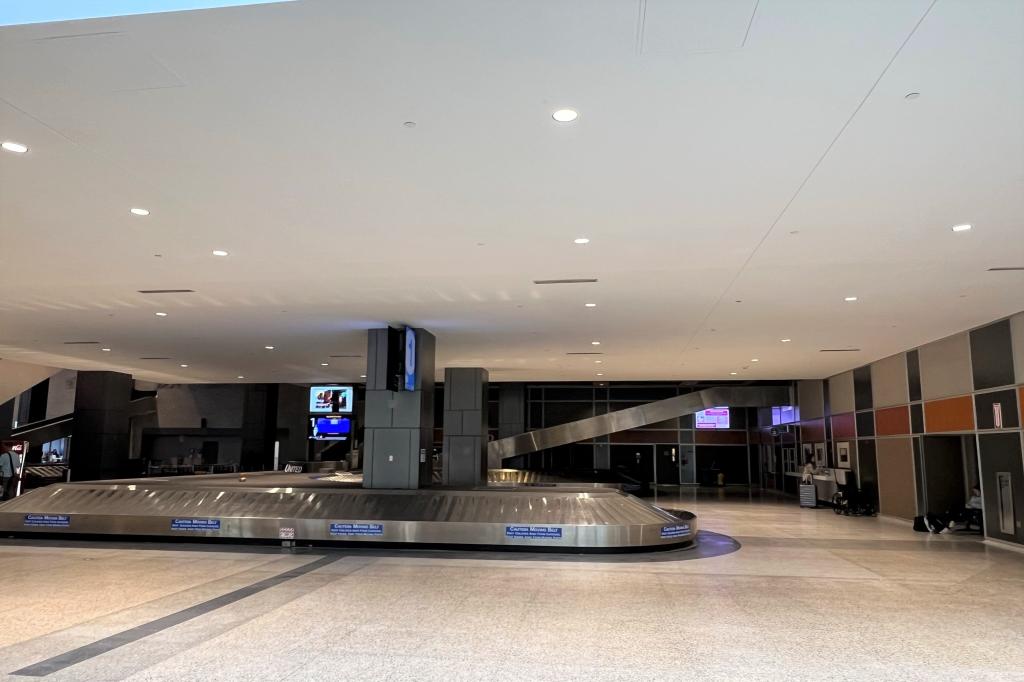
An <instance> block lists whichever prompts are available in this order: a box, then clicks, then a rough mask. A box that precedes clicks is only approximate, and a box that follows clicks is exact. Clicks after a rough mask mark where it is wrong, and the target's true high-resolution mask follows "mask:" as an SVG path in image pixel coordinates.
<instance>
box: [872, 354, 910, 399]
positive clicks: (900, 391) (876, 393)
mask: <svg viewBox="0 0 1024 682" xmlns="http://www.w3.org/2000/svg"><path fill="white" fill-rule="evenodd" d="M871 398H872V400H873V402H874V406H875V407H876V408H877V407H888V406H890V405H904V404H906V403H908V402H910V392H909V390H908V388H907V359H906V356H904V354H903V353H899V354H897V355H892V356H890V357H887V358H882V359H881V360H879V361H878V362H873V363H871Z"/></svg>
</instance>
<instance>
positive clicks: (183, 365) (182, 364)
mask: <svg viewBox="0 0 1024 682" xmlns="http://www.w3.org/2000/svg"><path fill="white" fill-rule="evenodd" d="M178 367H188V365H186V364H185V363H184V362H183V363H181V364H180V365H178Z"/></svg>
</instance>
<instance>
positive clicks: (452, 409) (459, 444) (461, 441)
mask: <svg viewBox="0 0 1024 682" xmlns="http://www.w3.org/2000/svg"><path fill="white" fill-rule="evenodd" d="M487 380H488V375H487V370H486V369H483V368H481V367H448V368H446V369H445V370H444V450H443V451H442V454H441V461H442V465H443V468H442V472H443V479H444V484H445V485H447V486H464V487H474V486H481V485H487Z"/></svg>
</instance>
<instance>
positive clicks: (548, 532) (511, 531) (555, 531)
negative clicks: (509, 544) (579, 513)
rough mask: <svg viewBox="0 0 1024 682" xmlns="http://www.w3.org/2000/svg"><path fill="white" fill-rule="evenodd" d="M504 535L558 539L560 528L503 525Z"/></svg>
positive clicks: (560, 534) (559, 537)
mask: <svg viewBox="0 0 1024 682" xmlns="http://www.w3.org/2000/svg"><path fill="white" fill-rule="evenodd" d="M505 537H507V538H529V539H534V538H545V539H548V540H560V539H562V529H561V528H559V527H558V526H505Z"/></svg>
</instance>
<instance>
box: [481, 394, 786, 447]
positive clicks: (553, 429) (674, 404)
mask: <svg viewBox="0 0 1024 682" xmlns="http://www.w3.org/2000/svg"><path fill="white" fill-rule="evenodd" d="M792 404H793V399H792V392H791V391H790V389H789V387H787V386H735V387H729V386H725V387H719V388H706V389H704V390H702V391H695V392H694V393H687V394H685V395H678V396H674V397H672V398H666V399H664V400H656V401H654V402H651V403H647V404H646V405H639V406H637V407H628V408H626V409H624V410H616V411H614V412H609V413H607V414H599V415H597V416H596V417H588V418H587V419H580V420H577V421H574V422H569V423H567V424H560V425H558V426H550V427H548V428H544V429H537V430H536V431H528V432H527V433H521V434H519V435H517V436H511V437H509V438H501V439H499V440H495V441H491V442H490V443H488V444H487V461H489V462H495V461H501V460H503V459H505V458H506V457H515V456H516V455H525V454H527V453H530V452H537V451H538V450H547V449H548V448H554V447H558V446H559V445H568V444H570V443H578V442H580V441H584V440H590V439H591V438H597V437H598V436H606V435H608V434H610V433H616V432H618V431H628V430H629V429H635V428H638V427H641V426H647V425H648V424H656V423H658V422H661V421H665V420H666V419H672V418H674V417H682V416H684V415H688V414H694V413H696V412H700V411H701V410H704V409H707V408H709V407H719V406H723V405H727V406H729V407H772V406H775V405H792Z"/></svg>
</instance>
